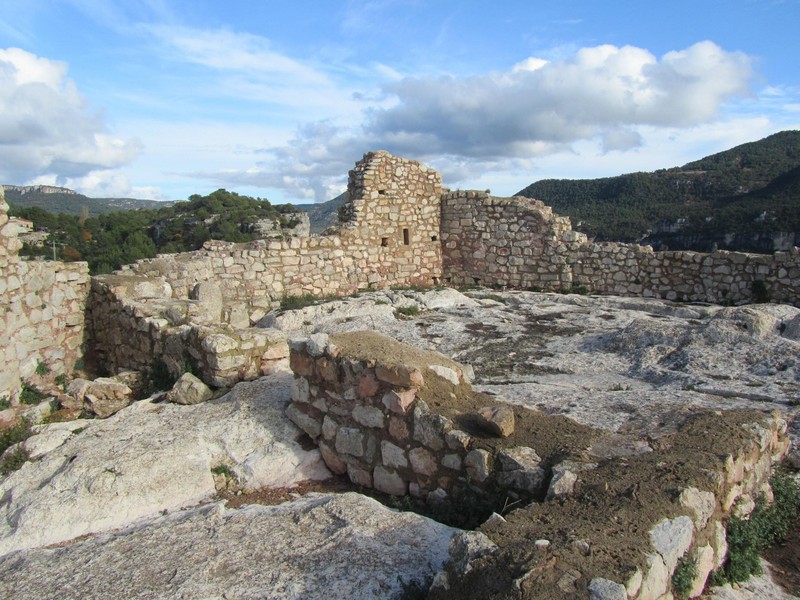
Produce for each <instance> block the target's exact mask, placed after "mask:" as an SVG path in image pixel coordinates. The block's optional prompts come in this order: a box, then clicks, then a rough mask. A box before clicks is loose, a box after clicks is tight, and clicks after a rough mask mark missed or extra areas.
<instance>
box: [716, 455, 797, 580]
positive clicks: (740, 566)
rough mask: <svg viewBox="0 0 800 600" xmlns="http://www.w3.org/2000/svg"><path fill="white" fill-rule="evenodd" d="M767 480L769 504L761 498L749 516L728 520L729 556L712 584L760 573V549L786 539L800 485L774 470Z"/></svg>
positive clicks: (794, 511)
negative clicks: (771, 494) (769, 493)
mask: <svg viewBox="0 0 800 600" xmlns="http://www.w3.org/2000/svg"><path fill="white" fill-rule="evenodd" d="M770 483H771V484H772V492H773V496H774V500H773V502H772V504H770V505H766V503H765V502H764V499H763V498H760V499H759V501H758V502H757V503H756V508H755V510H754V511H753V513H752V514H751V515H750V518H749V519H747V520H744V519H739V518H737V517H732V518H731V519H729V520H728V523H727V533H728V557H727V559H726V561H725V564H724V565H723V566H722V568H721V569H720V570H719V571H717V572H716V573H715V574H714V577H713V579H712V582H713V583H714V584H715V585H721V584H723V583H726V582H730V583H735V582H737V581H745V580H746V579H748V578H749V577H750V576H751V575H758V574H760V573H761V561H760V555H761V552H762V551H763V550H764V549H766V548H767V547H769V546H771V545H774V544H777V543H779V542H781V541H783V540H784V539H786V536H787V535H788V533H789V528H790V527H791V526H792V525H793V524H794V523H795V521H796V520H797V518H798V515H800V485H798V483H797V482H796V481H795V480H794V479H793V478H792V477H791V476H789V475H788V474H787V473H785V472H784V471H782V470H779V471H776V473H775V474H774V475H773V477H772V479H771V480H770Z"/></svg>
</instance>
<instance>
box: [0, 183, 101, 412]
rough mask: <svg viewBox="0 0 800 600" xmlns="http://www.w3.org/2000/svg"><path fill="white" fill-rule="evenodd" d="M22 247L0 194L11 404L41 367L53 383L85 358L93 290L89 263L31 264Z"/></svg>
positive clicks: (1, 346)
mask: <svg viewBox="0 0 800 600" xmlns="http://www.w3.org/2000/svg"><path fill="white" fill-rule="evenodd" d="M21 247H22V242H20V240H19V238H18V237H17V228H16V227H15V226H10V225H9V224H8V205H7V204H6V203H5V199H4V198H3V192H2V190H0V298H2V300H0V397H4V396H6V397H10V398H12V399H16V397H17V395H18V393H19V390H20V388H21V385H22V381H23V380H25V379H30V378H32V377H33V376H34V375H35V374H36V369H37V366H38V364H39V363H41V364H43V365H44V366H45V367H46V368H47V370H48V371H49V373H48V374H47V376H46V377H44V378H45V379H47V378H49V379H52V378H53V377H55V376H57V375H59V374H61V373H68V372H70V371H71V370H72V369H73V367H74V366H75V363H76V361H77V360H78V359H80V358H81V357H82V354H83V342H84V309H85V303H86V296H87V294H88V290H89V269H88V265H87V264H86V263H85V262H77V263H63V262H49V261H28V260H24V259H22V258H20V256H19V250H20V248H21ZM39 377H40V379H41V378H42V377H41V376H39Z"/></svg>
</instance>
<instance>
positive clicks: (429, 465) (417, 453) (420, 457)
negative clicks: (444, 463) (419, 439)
mask: <svg viewBox="0 0 800 600" xmlns="http://www.w3.org/2000/svg"><path fill="white" fill-rule="evenodd" d="M408 459H409V460H410V461H411V469H412V470H413V471H414V473H417V474H419V475H433V474H434V473H436V471H437V470H438V468H439V467H438V464H437V462H436V457H435V456H434V455H433V454H431V453H430V452H429V451H428V450H426V449H425V448H413V449H412V450H409V452H408Z"/></svg>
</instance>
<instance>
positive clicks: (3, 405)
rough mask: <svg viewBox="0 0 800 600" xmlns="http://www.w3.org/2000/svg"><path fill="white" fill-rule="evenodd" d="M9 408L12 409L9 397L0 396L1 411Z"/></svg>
mask: <svg viewBox="0 0 800 600" xmlns="http://www.w3.org/2000/svg"><path fill="white" fill-rule="evenodd" d="M7 408H11V400H9V399H8V396H0V410H5V409H7Z"/></svg>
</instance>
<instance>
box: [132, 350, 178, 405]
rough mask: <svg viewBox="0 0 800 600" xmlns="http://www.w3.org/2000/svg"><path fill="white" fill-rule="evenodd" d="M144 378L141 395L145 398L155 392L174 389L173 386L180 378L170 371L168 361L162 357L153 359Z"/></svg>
mask: <svg viewBox="0 0 800 600" xmlns="http://www.w3.org/2000/svg"><path fill="white" fill-rule="evenodd" d="M143 379H144V381H143V383H142V390H141V392H140V395H141V396H142V397H144V398H146V397H148V396H150V395H152V394H154V393H155V392H162V391H165V390H169V389H172V386H173V385H175V382H176V381H177V380H178V378H177V377H175V375H173V374H172V373H171V372H170V370H169V367H167V363H165V362H164V360H163V359H161V358H154V359H153V362H151V363H150V368H149V369H148V370H147V372H146V373H145V376H144V378H143Z"/></svg>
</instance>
